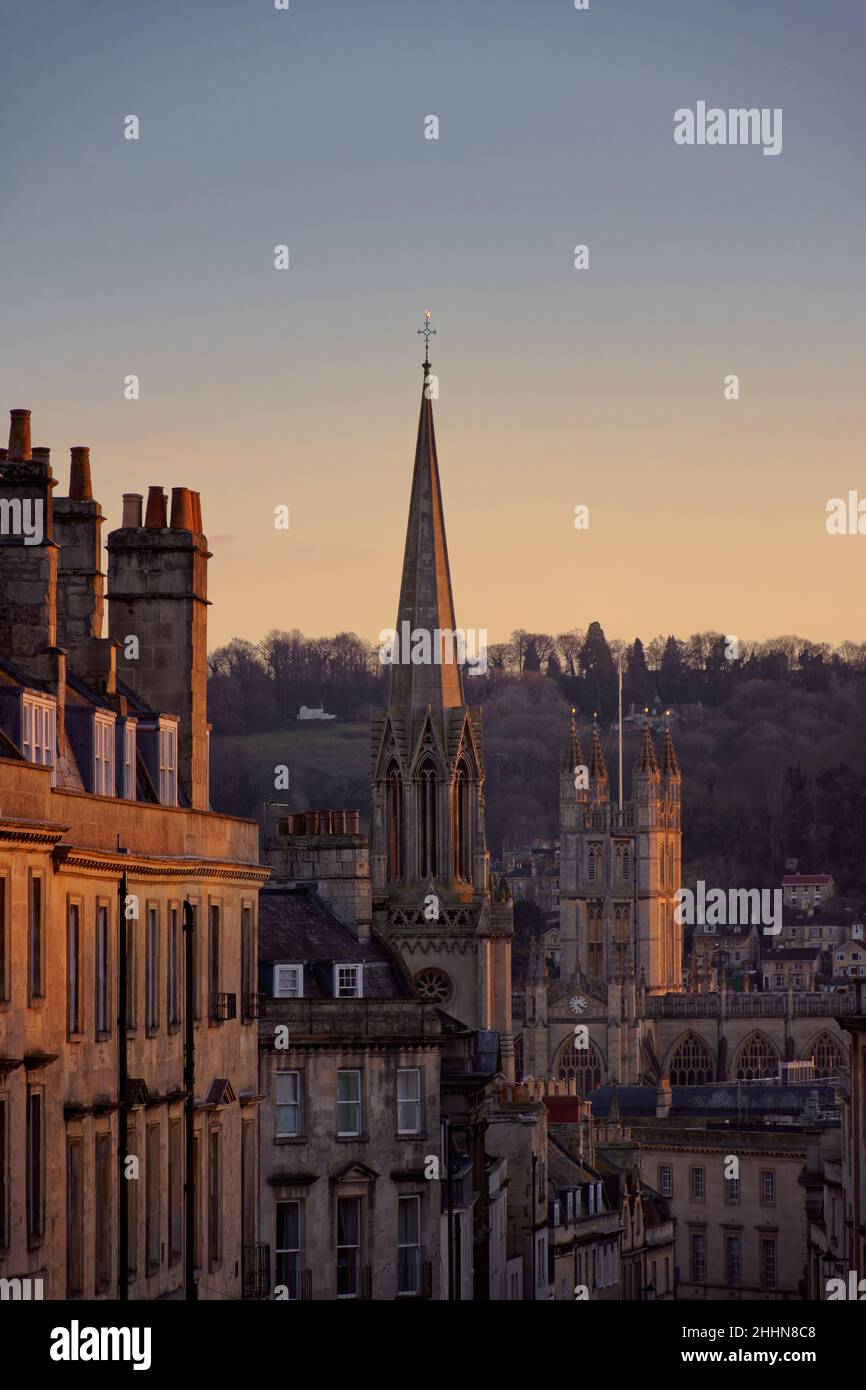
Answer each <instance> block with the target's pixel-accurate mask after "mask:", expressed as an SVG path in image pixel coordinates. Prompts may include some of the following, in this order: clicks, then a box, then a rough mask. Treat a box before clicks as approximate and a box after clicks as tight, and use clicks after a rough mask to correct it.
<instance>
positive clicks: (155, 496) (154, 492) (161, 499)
mask: <svg viewBox="0 0 866 1390" xmlns="http://www.w3.org/2000/svg"><path fill="white" fill-rule="evenodd" d="M144 524H145V526H146V527H147V528H148V530H150V531H160V530H163V529H164V527H165V526H166V525H167V524H168V523H167V521H166V496H165V493H164V492H163V490H162V488H161V487H149V488H148V490H147V511H146V512H145V514H144Z"/></svg>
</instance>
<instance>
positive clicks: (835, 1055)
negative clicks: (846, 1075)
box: [806, 1033, 848, 1077]
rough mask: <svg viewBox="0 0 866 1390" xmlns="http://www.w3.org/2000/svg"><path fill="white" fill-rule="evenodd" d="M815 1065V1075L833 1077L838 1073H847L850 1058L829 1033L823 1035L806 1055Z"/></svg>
mask: <svg viewBox="0 0 866 1390" xmlns="http://www.w3.org/2000/svg"><path fill="white" fill-rule="evenodd" d="M806 1056H807V1057H811V1058H812V1061H813V1062H814V1063H815V1075H816V1076H820V1077H829V1076H833V1075H834V1073H835V1072H837V1071H847V1069H848V1058H847V1056H846V1053H845V1050H844V1048H843V1047H842V1046H841V1044H840V1043H839V1042H838V1041H837V1040H836V1038H834V1037H831V1035H830V1034H829V1033H821V1035H820V1036H819V1037H817V1038H816V1039H815V1041H814V1043H813V1044H812V1046H811V1047H810V1049H809V1051H808V1052H807V1054H806Z"/></svg>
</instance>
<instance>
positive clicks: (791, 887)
mask: <svg viewBox="0 0 866 1390" xmlns="http://www.w3.org/2000/svg"><path fill="white" fill-rule="evenodd" d="M835 893H836V884H835V883H834V881H833V875H832V874H797V873H791V874H785V875H784V876H783V878H782V894H783V901H784V904H785V906H786V907H791V908H793V907H799V908H802V909H803V910H811V911H814V912H817V911H819V910H820V909H821V908H826V906H827V904H828V902H830V900H831V898H833V897H834V896H835Z"/></svg>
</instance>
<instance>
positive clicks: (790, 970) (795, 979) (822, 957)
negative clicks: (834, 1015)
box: [760, 941, 828, 991]
mask: <svg viewBox="0 0 866 1390" xmlns="http://www.w3.org/2000/svg"><path fill="white" fill-rule="evenodd" d="M827 956H828V952H826V951H823V950H822V949H821V947H820V946H776V945H775V944H773V943H771V942H764V941H762V942H761V961H760V968H761V979H762V985H763V988H764V990H765V991H767V990H776V991H779V990H787V989H792V990H797V991H800V990H816V989H817V988H818V982H819V979H820V978H821V976H823V975H824V974H825V973H826V971H827Z"/></svg>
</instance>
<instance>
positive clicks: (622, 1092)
mask: <svg viewBox="0 0 866 1390" xmlns="http://www.w3.org/2000/svg"><path fill="white" fill-rule="evenodd" d="M815 1091H817V1093H818V1103H819V1105H820V1106H821V1107H822V1108H826V1109H832V1108H833V1106H834V1104H835V1088H834V1087H833V1086H832V1085H829V1084H828V1083H827V1082H824V1081H815V1082H807V1083H805V1084H804V1085H801V1086H789V1085H788V1086H786V1085H769V1086H759V1085H749V1084H746V1083H744V1084H743V1085H742V1086H739V1087H738V1086H737V1083H736V1082H732V1083H731V1084H729V1085H706V1086H672V1087H671V1108H670V1115H671V1118H672V1119H673V1118H677V1117H678V1118H683V1117H685V1116H687V1115H692V1116H694V1115H703V1116H706V1117H707V1118H712V1117H714V1116H716V1117H719V1116H725V1117H727V1116H731V1115H732V1116H736V1115H743V1114H746V1113H748V1114H750V1115H752V1116H753V1117H755V1118H760V1117H769V1116H773V1115H800V1114H801V1113H802V1112H803V1110H805V1108H806V1106H807V1104H808V1102H809V1097H810V1095H811V1094H812V1093H813V1092H815ZM617 1094H618V1098H619V1108H620V1114H621V1115H622V1117H623V1119H627V1118H628V1117H630V1116H633V1117H635V1118H637V1117H640V1116H647V1117H650V1118H654V1117H655V1113H656V1089H655V1087H654V1086H619V1087H617ZM610 1096H611V1088H610V1086H600V1087H599V1089H598V1090H597V1091H593V1092H592V1094H591V1095H589V1096H587V1100H590V1101H591V1102H592V1113H593V1115H597V1116H599V1117H605V1116H606V1115H607V1113H608V1111H609V1109H610Z"/></svg>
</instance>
